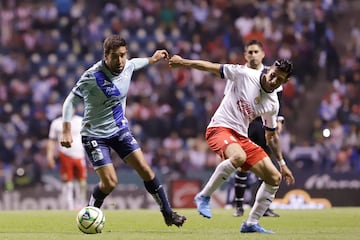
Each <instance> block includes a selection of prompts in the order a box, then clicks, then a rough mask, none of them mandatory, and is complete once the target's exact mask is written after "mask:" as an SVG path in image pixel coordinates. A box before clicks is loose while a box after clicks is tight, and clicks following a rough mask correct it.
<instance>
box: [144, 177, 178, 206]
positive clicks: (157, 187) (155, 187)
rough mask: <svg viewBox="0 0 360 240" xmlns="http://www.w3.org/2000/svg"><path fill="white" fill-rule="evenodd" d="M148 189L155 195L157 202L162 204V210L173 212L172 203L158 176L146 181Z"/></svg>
mask: <svg viewBox="0 0 360 240" xmlns="http://www.w3.org/2000/svg"><path fill="white" fill-rule="evenodd" d="M144 185H145V188H146V190H147V191H148V192H149V193H150V194H151V195H152V196H153V198H154V199H155V201H156V202H157V204H159V206H160V210H161V211H163V212H171V211H172V210H171V207H170V203H169V201H168V198H167V196H166V193H165V191H164V188H163V186H162V185H161V184H160V182H159V180H158V179H157V177H154V179H153V180H150V181H144Z"/></svg>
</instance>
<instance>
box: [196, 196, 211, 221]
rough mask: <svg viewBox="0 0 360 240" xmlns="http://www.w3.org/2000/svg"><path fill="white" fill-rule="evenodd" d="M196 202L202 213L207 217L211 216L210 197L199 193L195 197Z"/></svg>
mask: <svg viewBox="0 0 360 240" xmlns="http://www.w3.org/2000/svg"><path fill="white" fill-rule="evenodd" d="M194 202H195V204H196V208H197V210H198V212H199V213H200V215H202V216H203V217H206V218H211V209H210V197H205V196H201V195H200V194H197V195H196V196H195V198H194Z"/></svg>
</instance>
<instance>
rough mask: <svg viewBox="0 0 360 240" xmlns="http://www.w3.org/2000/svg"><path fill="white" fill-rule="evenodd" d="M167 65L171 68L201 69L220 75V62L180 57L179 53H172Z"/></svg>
mask: <svg viewBox="0 0 360 240" xmlns="http://www.w3.org/2000/svg"><path fill="white" fill-rule="evenodd" d="M169 65H170V67H173V68H176V67H190V68H195V69H198V70H201V71H207V72H211V73H214V74H216V75H218V76H220V67H221V64H219V63H212V62H209V61H204V60H191V59H186V58H182V57H180V56H179V55H174V56H172V57H171V58H170V59H169Z"/></svg>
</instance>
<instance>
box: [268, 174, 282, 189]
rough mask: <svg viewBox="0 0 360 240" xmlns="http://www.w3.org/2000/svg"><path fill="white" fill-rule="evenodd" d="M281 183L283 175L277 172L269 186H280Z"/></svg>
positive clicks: (272, 176)
mask: <svg viewBox="0 0 360 240" xmlns="http://www.w3.org/2000/svg"><path fill="white" fill-rule="evenodd" d="M280 183H281V173H280V172H275V173H273V174H272V175H271V178H270V182H269V184H270V185H272V186H279V185H280Z"/></svg>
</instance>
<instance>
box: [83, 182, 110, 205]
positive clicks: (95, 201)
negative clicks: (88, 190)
mask: <svg viewBox="0 0 360 240" xmlns="http://www.w3.org/2000/svg"><path fill="white" fill-rule="evenodd" d="M107 195H109V194H107V193H103V192H102V191H101V190H100V187H99V185H96V186H95V188H94V190H93V193H92V195H91V197H90V200H89V203H88V206H94V207H97V208H100V207H101V205H102V204H103V202H104V199H105V198H106V197H107Z"/></svg>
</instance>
